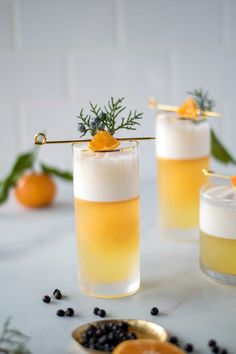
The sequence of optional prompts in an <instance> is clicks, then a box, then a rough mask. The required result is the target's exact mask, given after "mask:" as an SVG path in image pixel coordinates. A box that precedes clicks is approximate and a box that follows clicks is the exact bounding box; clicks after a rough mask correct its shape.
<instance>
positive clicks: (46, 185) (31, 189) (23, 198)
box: [15, 172, 56, 208]
mask: <svg viewBox="0 0 236 354" xmlns="http://www.w3.org/2000/svg"><path fill="white" fill-rule="evenodd" d="M55 195H56V184H55V182H54V180H53V179H52V178H51V177H50V176H49V175H47V174H45V173H36V172H33V173H29V174H25V175H23V176H22V177H21V178H20V179H19V180H18V182H17V184H16V187H15V196H16V199H17V200H18V201H19V202H20V203H21V204H22V205H24V206H26V207H29V208H40V207H44V206H47V205H49V204H51V203H52V201H53V199H54V197H55Z"/></svg>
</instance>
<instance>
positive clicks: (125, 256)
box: [73, 142, 140, 298]
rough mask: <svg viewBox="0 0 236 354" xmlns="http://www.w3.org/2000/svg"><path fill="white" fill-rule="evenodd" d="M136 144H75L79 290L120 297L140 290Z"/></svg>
mask: <svg viewBox="0 0 236 354" xmlns="http://www.w3.org/2000/svg"><path fill="white" fill-rule="evenodd" d="M137 145H138V144H137V143H136V142H128V143H122V144H121V145H120V146H119V148H118V149H116V150H112V151H105V152H104V151H98V152H96V151H92V150H90V149H88V148H87V146H86V145H81V144H74V145H73V155H74V197H75V218H76V231H77V246H78V256H79V275H80V287H81V290H82V291H83V292H85V293H87V294H89V295H92V296H96V297H107V298H113V297H122V296H127V295H130V294H132V293H134V292H136V291H137V290H138V288H139V282H140V275H139V218H140V216H139V186H138V185H139V184H138V179H139V175H138V146H137Z"/></svg>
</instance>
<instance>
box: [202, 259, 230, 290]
mask: <svg viewBox="0 0 236 354" xmlns="http://www.w3.org/2000/svg"><path fill="white" fill-rule="evenodd" d="M200 268H201V270H202V271H203V273H205V274H206V275H208V276H209V277H211V278H212V279H214V280H216V281H218V282H220V283H223V284H227V285H236V275H232V274H225V273H219V272H216V271H215V270H212V269H209V268H207V267H205V266H204V265H203V264H202V263H200Z"/></svg>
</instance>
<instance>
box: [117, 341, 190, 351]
mask: <svg viewBox="0 0 236 354" xmlns="http://www.w3.org/2000/svg"><path fill="white" fill-rule="evenodd" d="M112 353H113V354H146V353H153V354H154V353H156V354H184V353H185V352H184V351H182V350H181V349H179V348H177V347H176V346H175V345H173V344H170V343H167V342H164V343H163V342H159V341H158V340H153V339H135V340H127V341H124V342H122V343H120V344H119V345H118V346H117V347H115V349H114V350H113V352H112Z"/></svg>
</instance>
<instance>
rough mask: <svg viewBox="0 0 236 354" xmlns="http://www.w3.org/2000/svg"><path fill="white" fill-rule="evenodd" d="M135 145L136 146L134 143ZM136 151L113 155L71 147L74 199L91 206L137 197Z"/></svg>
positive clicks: (132, 149) (122, 151)
mask: <svg viewBox="0 0 236 354" xmlns="http://www.w3.org/2000/svg"><path fill="white" fill-rule="evenodd" d="M134 144H135V143H134ZM138 190H139V187H138V155H137V147H136V146H135V145H134V148H131V149H124V150H121V151H112V152H93V151H88V150H87V151H85V150H84V151H83V149H81V147H78V146H76V145H74V196H75V197H76V198H79V199H82V200H87V201H94V202H113V201H122V200H129V199H132V198H135V197H137V196H138Z"/></svg>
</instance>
